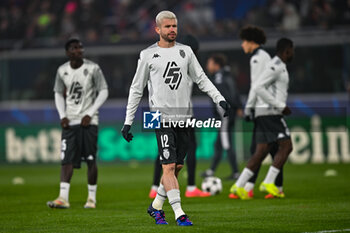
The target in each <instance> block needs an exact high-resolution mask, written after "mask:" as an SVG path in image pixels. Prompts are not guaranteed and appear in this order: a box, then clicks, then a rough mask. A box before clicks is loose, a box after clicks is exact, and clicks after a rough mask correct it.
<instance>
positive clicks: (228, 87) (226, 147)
mask: <svg viewBox="0 0 350 233" xmlns="http://www.w3.org/2000/svg"><path fill="white" fill-rule="evenodd" d="M226 64H227V58H226V56H225V55H223V54H214V55H212V56H210V57H209V59H208V61H207V71H208V73H209V74H210V76H211V80H212V82H213V83H214V85H215V86H216V88H217V89H218V90H219V91H220V93H221V94H222V95H223V96H224V98H225V99H226V100H227V101H228V103H229V104H230V107H231V108H230V113H229V115H228V117H225V118H223V116H222V111H221V109H217V108H216V111H215V113H214V114H215V116H216V117H218V118H221V121H222V126H221V128H220V130H219V131H218V135H217V139H216V142H215V154H214V157H213V161H212V164H211V167H210V169H208V170H206V171H205V172H203V173H202V176H203V177H208V176H213V175H214V173H215V170H216V168H217V166H218V165H219V162H220V160H221V157H222V153H223V151H226V152H227V158H228V160H229V162H230V166H231V170H232V173H231V174H230V175H229V176H228V177H227V179H229V180H235V179H238V177H239V170H238V165H237V159H236V152H235V150H234V149H233V145H232V129H233V128H234V125H235V118H236V115H239V116H241V117H243V111H242V102H241V100H240V97H239V93H238V90H237V88H236V84H235V82H234V80H233V78H232V76H231V73H230V68H229V67H228V66H227V65H226Z"/></svg>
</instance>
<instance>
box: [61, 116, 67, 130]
mask: <svg viewBox="0 0 350 233" xmlns="http://www.w3.org/2000/svg"><path fill="white" fill-rule="evenodd" d="M61 127H62V129H68V128H69V120H68V118H67V117H64V118H62V119H61Z"/></svg>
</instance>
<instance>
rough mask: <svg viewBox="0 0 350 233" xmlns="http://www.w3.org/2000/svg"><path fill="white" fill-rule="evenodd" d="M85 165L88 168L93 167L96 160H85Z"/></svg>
mask: <svg viewBox="0 0 350 233" xmlns="http://www.w3.org/2000/svg"><path fill="white" fill-rule="evenodd" d="M87 166H88V168H89V169H91V168H95V167H96V166H97V164H96V161H95V160H93V161H87Z"/></svg>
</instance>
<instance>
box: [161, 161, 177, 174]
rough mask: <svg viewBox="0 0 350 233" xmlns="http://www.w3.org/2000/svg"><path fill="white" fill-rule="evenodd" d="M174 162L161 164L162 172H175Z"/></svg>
mask: <svg viewBox="0 0 350 233" xmlns="http://www.w3.org/2000/svg"><path fill="white" fill-rule="evenodd" d="M175 168H176V167H175V163H171V164H163V173H164V174H174V173H175Z"/></svg>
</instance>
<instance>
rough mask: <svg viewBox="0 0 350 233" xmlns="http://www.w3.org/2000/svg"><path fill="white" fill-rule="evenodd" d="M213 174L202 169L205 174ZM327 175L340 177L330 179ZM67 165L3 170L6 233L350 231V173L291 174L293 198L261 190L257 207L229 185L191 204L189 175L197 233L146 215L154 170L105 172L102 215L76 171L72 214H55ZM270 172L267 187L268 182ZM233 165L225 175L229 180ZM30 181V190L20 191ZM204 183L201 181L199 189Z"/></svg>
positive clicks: (343, 167) (0, 219)
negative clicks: (89, 202) (232, 194)
mask: <svg viewBox="0 0 350 233" xmlns="http://www.w3.org/2000/svg"><path fill="white" fill-rule="evenodd" d="M207 167H208V163H206V162H200V163H199V164H198V169H197V174H199V172H200V171H203V170H204V169H205V168H207ZM327 169H335V170H337V172H338V175H337V176H334V177H325V176H324V172H325V171H326V170H327ZM59 170H60V167H59V165H6V166H5V165H2V166H0V232H76V233H77V232H179V230H181V231H182V232H315V231H324V230H339V229H343V230H344V229H350V165H349V164H339V165H291V164H287V165H286V166H285V193H286V198H285V199H280V200H264V199H263V196H264V195H263V194H261V193H259V192H258V190H257V189H256V190H255V194H256V197H255V198H254V200H250V201H240V200H231V199H228V197H227V195H228V190H229V187H230V186H231V184H232V182H229V181H223V185H224V190H223V193H221V194H220V195H218V196H214V197H209V198H195V199H193V198H192V199H189V198H185V197H183V194H184V188H185V185H186V178H185V174H186V173H184V174H182V175H181V177H180V185H181V191H182V192H181V193H182V205H183V209H184V210H185V212H186V213H187V214H188V215H189V216H190V218H191V220H192V221H193V223H194V226H193V227H187V228H181V229H179V227H178V226H176V225H175V221H174V214H173V212H172V210H171V208H170V206H169V204H168V202H166V203H165V207H164V210H165V213H166V219H167V221H168V222H169V225H167V226H157V225H155V224H154V220H153V219H151V218H150V217H149V216H148V214H147V213H146V209H147V207H148V205H149V204H150V202H151V200H150V199H149V198H148V196H147V195H148V191H149V188H150V185H151V180H152V173H153V164H152V163H140V164H138V163H115V164H100V166H99V183H98V192H97V199H98V203H97V209H95V210H93V209H88V210H86V209H84V208H83V205H84V203H85V201H86V197H87V186H86V166H85V165H84V166H83V168H82V169H80V170H75V174H74V175H73V179H72V185H71V189H70V204H71V208H70V209H67V210H58V209H49V208H48V207H47V206H46V202H47V201H48V200H52V199H54V198H56V197H57V195H58V189H59ZM266 171H267V166H264V167H263V168H262V170H261V173H260V176H259V182H260V181H261V179H262V178H263V177H264V176H265V174H266ZM228 173H229V168H228V166H227V165H226V164H222V165H221V166H220V167H219V171H218V173H217V175H218V176H219V177H224V176H225V175H228ZM14 177H23V178H24V180H25V183H24V184H23V185H13V184H12V179H13V178H14ZM200 182H201V179H200V178H199V177H198V179H197V186H200Z"/></svg>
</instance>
